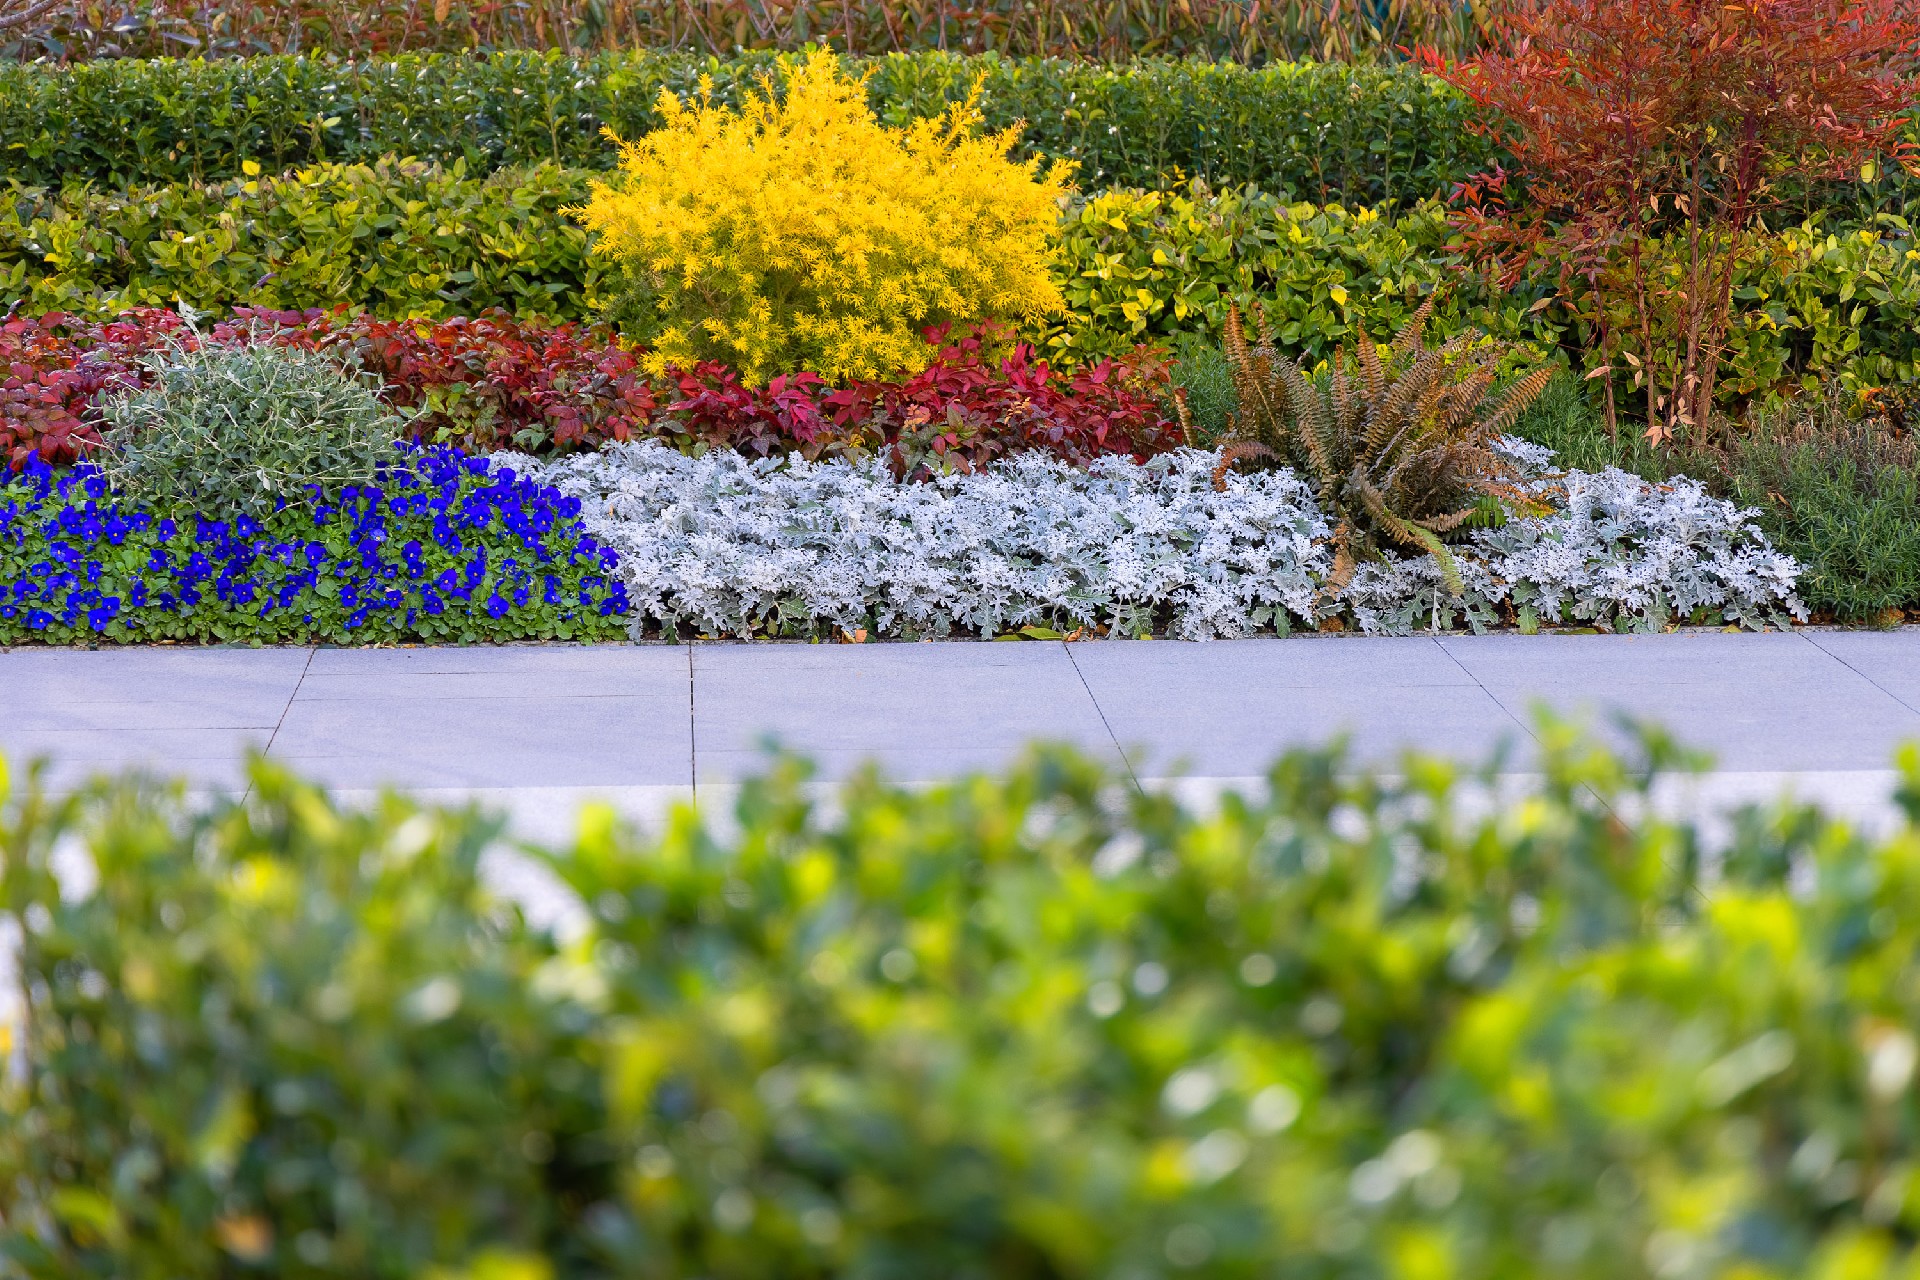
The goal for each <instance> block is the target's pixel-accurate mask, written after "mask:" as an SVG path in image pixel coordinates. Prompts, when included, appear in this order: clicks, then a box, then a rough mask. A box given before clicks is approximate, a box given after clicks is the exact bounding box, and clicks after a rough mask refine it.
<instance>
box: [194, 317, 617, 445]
mask: <svg viewBox="0 0 1920 1280" xmlns="http://www.w3.org/2000/svg"><path fill="white" fill-rule="evenodd" d="M250 324H251V325H253V326H260V325H266V326H269V327H271V328H272V330H273V332H274V340H275V341H277V342H283V343H291V344H297V345H300V346H310V347H316V348H325V349H331V350H337V351H344V352H351V353H352V354H353V356H354V358H355V360H356V361H357V363H358V365H359V367H360V368H362V369H364V370H365V371H366V372H368V373H371V374H374V375H376V376H377V377H379V378H380V379H381V381H383V382H385V383H386V385H387V391H386V398H387V399H388V400H389V401H390V402H392V403H393V404H395V405H396V406H398V407H401V408H405V409H412V410H415V411H417V412H418V414H419V416H418V417H416V418H415V419H414V428H413V430H414V435H415V436H416V437H417V438H419V439H421V440H423V441H428V442H431V443H435V444H453V445H457V446H459V447H460V448H462V449H466V450H468V451H470V452H473V453H487V452H491V451H493V450H496V449H519V450H521V451H523V452H527V453H564V452H569V451H571V450H574V449H594V448H598V447H599V446H600V445H603V444H605V443H607V442H608V441H610V440H631V439H633V438H634V437H635V436H637V435H644V434H646V431H647V424H648V422H649V420H650V419H651V418H652V416H653V411H654V398H653V392H652V390H651V388H650V387H649V385H648V383H647V380H646V377H645V375H644V374H643V373H642V372H641V371H640V366H639V362H638V361H637V360H635V359H634V356H633V353H632V352H630V351H628V350H626V349H625V348H622V347H620V346H617V345H615V344H613V343H611V342H609V341H607V339H606V338H605V337H604V336H602V335H600V334H596V333H594V332H593V331H591V330H588V329H583V328H581V327H580V326H579V325H573V324H562V325H545V324H538V323H532V322H522V321H519V320H515V319H513V318H512V317H510V316H506V315H501V314H494V315H485V316H480V317H478V318H475V319H468V318H466V317H456V318H454V319H451V320H434V321H426V320H374V319H371V318H369V317H367V316H353V317H341V316H336V315H330V314H327V313H324V312H320V311H305V312H286V311H280V312H266V311H249V310H247V309H244V308H243V309H241V310H239V311H236V312H235V320H234V321H233V322H231V323H228V324H221V325H218V326H216V327H215V329H214V333H215V335H216V336H217V337H220V338H222V339H226V340H232V339H233V338H234V337H235V336H237V335H240V334H244V333H245V332H246V330H247V327H248V326H249V325H250Z"/></svg>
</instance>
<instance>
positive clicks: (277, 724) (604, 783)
mask: <svg viewBox="0 0 1920 1280" xmlns="http://www.w3.org/2000/svg"><path fill="white" fill-rule="evenodd" d="M1539 704H1545V705H1548V706H1551V707H1553V708H1555V709H1557V710H1559V711H1561V712H1563V713H1567V714H1572V715H1576V716H1585V717H1587V718H1588V723H1590V724H1591V725H1592V726H1593V727H1592V731H1593V732H1594V733H1596V734H1600V735H1603V736H1607V737H1609V738H1618V737H1619V736H1620V734H1619V731H1618V730H1617V729H1615V728H1614V727H1612V726H1611V725H1610V724H1609V722H1608V717H1609V716H1611V715H1614V714H1616V713H1622V712H1624V713H1627V714H1631V715H1638V716H1643V717H1648V718H1652V719H1656V720H1659V721H1660V722H1662V723H1663V724H1665V725H1666V726H1667V727H1668V728H1669V729H1670V730H1671V731H1672V732H1673V733H1674V734H1675V735H1676V736H1677V737H1678V738H1679V739H1680V740H1681V741H1683V742H1686V743H1689V744H1691V745H1698V746H1702V747H1705V748H1707V749H1708V750H1709V751H1711V752H1712V753H1714V754H1715V755H1716V756H1717V757H1718V759H1719V761H1720V763H1721V765H1722V766H1723V771H1722V772H1720V773H1716V774H1715V775H1713V777H1712V778H1711V779H1709V780H1707V781H1706V782H1704V783H1702V782H1685V783H1681V782H1676V783H1675V784H1674V785H1675V787H1677V788H1679V790H1676V791H1675V792H1674V795H1675V796H1676V797H1678V798H1676V799H1675V800H1673V803H1675V804H1681V803H1686V804H1692V805H1694V806H1695V809H1694V810H1690V812H1693V811H1701V812H1704V811H1705V810H1708V809H1715V808H1723V807H1725V806H1726V805H1728V804H1732V803H1735V802H1744V801H1747V800H1755V799H1762V798H1768V797H1771V796H1773V795H1775V794H1776V793H1778V792H1780V791H1782V790H1790V791H1792V792H1794V793H1797V794H1799V795H1800V796H1802V797H1804V798H1807V799H1810V800H1815V801H1819V802H1821V803H1823V804H1826V805H1828V806H1829V807H1830V808H1833V809H1835V810H1837V811H1839V812H1842V813H1846V814H1848V815H1849V816H1853V817H1856V818H1859V819H1860V820H1862V821H1867V820H1872V821H1874V822H1879V823H1882V824H1883V825H1884V824H1885V823H1888V822H1890V821H1891V815H1892V814H1893V807H1892V805H1891V801H1890V796H1891V793H1892V789H1893V787H1894V785H1895V783H1896V778H1895V776H1894V774H1893V773H1892V772H1891V771H1890V765H1891V762H1892V759H1893V755H1894V752H1895V750H1896V749H1897V748H1898V746H1899V745H1900V744H1901V743H1902V742H1904V741H1909V740H1913V741H1920V628H1911V629H1907V630H1904V631H1899V632H1891V633H1858V632H1847V633H1841V632H1825V631H1811V630H1810V631H1805V632H1798V633H1790V634H1771V635H1724V634H1720V633H1705V634H1687V633H1682V634H1675V635H1663V636H1517V635H1496V636H1477V637H1476V636H1445V637H1431V636H1427V637H1413V638H1401V639H1369V638H1362V637H1350V636H1349V637H1292V638H1288V639H1284V640H1282V639H1262V640H1245V641H1224V642H1215V643H1211V644H1182V643H1176V642H1171V641H1152V642H1145V643H1137V642H1121V641H1110V642H1094V643H1084V644H1081V643H1076V644H1073V645H1067V644H1063V643H1057V642H1024V643H978V642H974V643H969V642H949V643H939V644H877V645H795V644H700V645H693V646H687V645H641V646H633V645H598V646H587V645H510V646H498V647H481V646H473V647H464V648H441V649H435V648H418V649H380V650H351V649H318V650H307V649H277V650H271V649H270V650H248V649H186V648H171V647H164V648H151V649H121V650H101V651H97V652H88V651H77V650H50V649H37V650H36V649H14V650H7V651H0V750H4V751H6V752H8V753H9V755H10V756H12V757H13V758H14V759H15V761H16V762H19V761H22V760H24V759H25V758H27V757H31V756H35V755H45V756H49V757H51V758H52V760H53V765H52V773H51V774H50V775H49V776H50V778H51V779H52V781H53V783H54V785H56V786H58V787H67V786H71V785H74V784H77V783H78V782H79V781H81V780H82V779H84V778H85V777H86V776H87V775H88V774H90V773H92V772H94V771H96V770H101V769H121V768H133V767H137V768H145V769H148V770H150V771H155V772H159V773H162V774H168V775H176V776H184V777H185V778H186V779H187V780H188V783H189V785H190V786H192V787H194V788H196V789H198V790H204V791H217V792H236V791H238V790H240V789H242V788H244V786H245V778H244V773H243V757H244V753H245V751H246V750H248V749H249V748H253V749H265V750H267V751H268V753H269V754H270V755H271V756H273V757H274V758H276V759H279V760H281V761H283V762H285V763H286V764H288V765H290V766H292V767H294V768H296V769H298V770H299V771H301V772H302V773H305V774H307V775H308V776H311V777H313V778H315V779H316V780H318V781H321V782H324V783H327V784H329V785H331V786H333V787H335V788H337V789H341V790H343V791H345V792H347V793H349V794H350V795H357V796H360V797H363V798H369V797H371V796H372V794H373V793H374V789H376V788H379V787H381V786H385V785H398V786H403V787H407V788H409V789H413V790H416V791H420V792H422V793H423V794H424V798H426V799H428V800H430V801H435V802H450V803H464V802H468V801H472V802H477V803H480V804H482V805H485V806H487V807H492V808H498V809H500V810H501V811H503V812H505V813H507V814H508V815H509V817H510V818H511V820H512V822H513V824H514V829H515V830H516V831H518V832H522V833H526V834H530V835H532V836H534V837H537V838H539V839H541V840H543V841H547V842H554V841H564V840H565V839H567V838H569V835H570V832H571V830H572V824H573V822H574V821H575V819H576V816H577V812H578V808H579V806H580V804H581V803H583V802H584V801H586V800H589V799H593V800H600V801H604V802H606V803H609V804H612V805H613V806H614V808H615V809H616V811H618V812H620V813H621V814H623V815H624V816H626V817H628V818H630V819H633V820H636V821H638V822H639V823H640V824H641V825H642V826H646V827H654V826H657V824H658V822H659V820H660V819H661V818H662V817H663V816H664V815H665V813H666V811H667V810H668V809H669V808H670V807H671V805H672V804H673V803H675V802H676V801H678V800H683V799H686V798H688V797H690V796H693V795H694V794H696V792H697V793H698V794H699V795H700V797H701V799H702V802H703V806H710V807H718V806H724V805H725V804H726V803H727V802H729V801H730V800H731V798H732V795H733V794H734V793H735V792H736V791H737V784H738V782H739V781H740V780H741V779H742V778H745V777H747V776H750V775H752V774H753V773H755V772H757V771H759V770H761V769H762V768H764V766H765V762H766V755H765V753H764V747H763V743H764V742H765V741H766V740H768V739H769V738H771V739H775V740H778V741H780V742H782V743H784V744H785V745H787V746H789V747H791V748H793V749H795V750H799V751H802V752H804V753H806V754H808V755H811V756H812V757H814V758H815V759H816V761H818V762H819V764H820V767H821V777H822V779H823V782H822V786H823V787H826V786H829V785H830V784H831V782H832V781H833V780H835V779H838V778H841V777H844V776H845V775H846V774H848V773H850V772H852V771H853V770H854V769H856V768H859V767H861V765H862V764H864V763H866V762H868V761H877V762H878V763H879V765H880V766H881V767H882V768H884V769H885V770H886V771H887V772H888V773H889V774H891V775H892V776H893V777H894V778H896V779H898V780H901V781H904V782H908V783H918V782H924V781H930V780H932V779H935V778H939V777H943V776H947V775H950V774H952V773H955V772H960V771H965V770H997V769H1000V768H1003V767H1005V765H1006V764H1008V763H1009V762H1010V761H1011V760H1013V759H1014V758H1015V757H1016V756H1017V755H1018V753H1019V752H1021V751H1022V750H1024V749H1025V747H1026V746H1027V744H1028V743H1029V742H1030V741H1033V740H1036V739H1046V740H1053V741H1064V742H1070V743H1073V744H1076V745H1078V746H1080V747H1082V748H1083V749H1086V750H1088V751H1091V752H1094V753H1095V754H1097V755H1099V756H1102V757H1104V758H1105V759H1107V760H1109V761H1110V762H1111V763H1112V764H1114V766H1115V767H1128V768H1130V769H1131V770H1132V772H1133V775H1134V777H1135V779H1136V780H1137V781H1139V782H1141V783H1142V784H1143V785H1148V786H1159V785H1173V786H1178V787H1181V788H1184V789H1185V790H1184V791H1183V794H1188V793H1191V794H1193V795H1195V796H1203V795H1218V794H1219V793H1220V792H1221V791H1223V790H1228V789H1242V790H1245V789H1254V788H1258V787H1259V786H1260V785H1261V782H1260V779H1261V777H1262V775H1263V774H1264V772H1265V770H1266V768H1267V766H1268V765H1269V764H1270V763H1271V762H1272V760H1273V758H1274V756H1275V755H1277V754H1278V753H1279V752H1281V751H1283V750H1285V749H1286V748H1288V747H1293V746H1299V745H1311V744H1318V743H1321V742H1324V741H1326V740H1327V739H1328V738H1329V737H1331V736H1332V735H1334V734H1337V733H1345V734H1348V735H1350V738H1351V742H1352V747H1353V751H1354V753H1355V755H1356V756H1357V757H1359V758H1360V759H1362V760H1365V761H1367V762H1369V763H1376V764H1382V765H1385V766H1387V767H1391V763H1392V760H1393V758H1394V757H1395V756H1396V755H1397V754H1398V753H1399V751H1400V750H1402V749H1403V748H1407V747H1414V748H1419V749H1422V750H1426V751H1432V752H1439V753H1444V754H1447V755H1451V756H1454V757H1457V758H1464V759H1466V760H1469V761H1473V762H1478V761H1480V760H1482V759H1484V758H1486V757H1487V755H1488V753H1489V752H1491V751H1493V750H1494V749H1495V748H1496V747H1497V746H1499V745H1500V744H1502V743H1506V744H1509V745H1510V747H1511V753H1510V755H1509V756H1508V757H1507V759H1506V764H1505V767H1506V769H1507V770H1508V771H1509V773H1510V775H1511V776H1512V778H1513V779H1514V780H1515V781H1516V783H1518V782H1520V781H1523V779H1524V777H1525V775H1526V774H1527V772H1528V770H1530V769H1533V768H1536V767H1537V764H1536V763H1535V761H1534V760H1533V758H1532V754H1533V740H1532V736H1531V728H1532V720H1531V715H1532V708H1533V707H1534V706H1536V705H1539ZM1123 748H1124V751H1123ZM1169 779H1175V780H1177V781H1172V782H1169V781H1167V780H1169ZM1688 788H1691V789H1690V790H1688ZM1689 797H1690V798H1689ZM1662 803H1663V804H1664V803H1667V801H1665V800H1663V801H1662ZM709 812H710V814H711V815H712V817H711V820H713V821H718V822H721V823H723V824H724V822H725V816H724V809H723V808H721V809H720V810H719V811H718V812H715V811H714V809H713V808H710V809H709Z"/></svg>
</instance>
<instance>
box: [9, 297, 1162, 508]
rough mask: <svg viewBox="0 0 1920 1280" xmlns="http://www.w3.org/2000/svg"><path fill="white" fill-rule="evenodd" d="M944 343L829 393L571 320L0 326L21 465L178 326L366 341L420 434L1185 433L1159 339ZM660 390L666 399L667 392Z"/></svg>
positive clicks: (93, 438)
mask: <svg viewBox="0 0 1920 1280" xmlns="http://www.w3.org/2000/svg"><path fill="white" fill-rule="evenodd" d="M927 340H928V341H929V342H931V343H933V344H935V345H936V346H938V347H939V348H940V351H939V354H938V355H937V356H936V357H935V359H934V361H933V363H932V364H930V365H929V366H928V367H927V368H926V369H925V370H923V371H922V372H920V373H918V374H915V375H914V376H913V377H911V378H909V379H907V380H906V381H904V382H858V383H855V384H853V385H852V386H849V387H846V388H843V389H840V390H833V389H830V388H828V387H827V386H826V385H825V384H824V383H823V382H821V380H820V379H819V378H817V377H815V376H813V375H812V374H797V375H792V376H787V377H778V378H774V379H773V380H772V381H771V382H769V383H768V384H767V385H766V386H765V387H761V388H757V389H756V388H750V387H747V386H745V385H743V384H742V383H741V382H740V380H739V378H738V377H737V376H736V375H735V374H734V372H733V371H732V370H731V369H728V368H726V367H725V366H723V365H717V364H702V365H700V366H698V367H697V368H694V369H692V370H686V371H674V372H673V373H671V374H670V375H669V376H668V377H667V378H666V379H664V380H663V382H662V383H661V384H660V385H659V386H658V387H655V386H650V385H649V384H648V382H647V379H646V377H645V375H644V373H643V372H642V371H641V369H640V366H639V362H638V361H637V359H636V358H635V355H634V353H633V352H631V351H628V350H626V349H625V348H622V347H620V346H619V345H618V344H616V343H614V342H612V341H611V340H609V339H608V338H606V337H605V336H604V335H602V334H599V333H597V332H595V331H593V330H588V329H582V328H580V327H579V326H576V325H544V324H538V323H534V322H522V321H517V320H513V319H511V318H509V317H505V316H497V315H495V316H482V317H479V318H477V319H453V320H438V321H425V320H372V319H369V318H367V317H365V316H342V315H336V314H333V313H327V312H319V311H306V312H287V311H277V312H276V311H252V310H245V309H242V310H240V311H237V312H236V313H235V315H234V317H233V319H231V320H227V321H222V322H221V323H219V324H216V325H214V326H212V327H211V328H209V329H207V330H204V331H199V330H195V329H194V328H192V327H191V326H189V325H188V324H187V323H186V322H185V321H184V320H182V319H181V318H180V317H179V316H178V315H176V314H175V313H173V312H171V311H166V310H160V309H157V308H147V309H141V310H136V311H129V312H126V313H125V314H123V315H121V316H119V317H117V318H115V319H114V320H112V321H109V322H97V321H89V320H81V319H75V318H73V317H69V316H60V315H48V316H42V317H39V318H37V319H31V320H29V319H11V320H8V321H6V322H5V323H4V324H0V371H4V372H5V375H6V376H5V379H4V381H0V457H4V458H5V459H6V464H7V465H8V466H9V467H10V468H12V469H13V470H19V469H20V468H21V467H23V466H25V464H26V462H27V460H28V458H29V457H31V456H33V455H36V454H37V455H38V456H40V457H41V458H43V459H45V460H46V461H48V462H52V463H64V462H72V461H74V460H75V459H76V458H77V457H79V456H80V455H81V454H82V453H83V452H85V450H86V449H88V448H90V447H92V446H94V445H97V444H98V443H99V439H100V437H99V434H98V432H97V431H96V429H95V427H94V425H93V422H92V420H91V416H90V413H89V410H90V409H91V407H92V404H93V401H94V399H95V397H97V396H98V395H100V394H101V393H102V392H103V391H107V390H109V389H111V388H114V387H120V386H129V385H134V384H137V383H138V382H139V380H140V377H141V367H140V357H141V356H143V355H145V354H147V353H148V352H151V351H152V350H153V349H154V348H156V347H158V346H160V345H162V344H164V343H167V342H177V343H180V344H182V345H185V346H193V345H196V344H198V343H200V342H205V341H213V342H252V341H270V342H275V343H281V344H285V345H288V346H298V347H303V348H308V349H321V350H332V351H337V352H340V353H342V354H343V355H351V357H352V358H353V359H352V362H353V363H357V365H358V366H359V367H360V368H361V369H362V370H364V371H365V372H367V373H369V374H372V375H375V376H377V377H378V378H379V379H381V381H382V382H383V383H384V384H385V390H384V391H383V393H382V394H383V395H384V396H385V398H386V399H387V400H388V401H389V402H391V403H392V404H394V405H395V406H397V407H400V408H405V409H411V410H414V411H415V417H414V419H413V431H414V434H415V435H416V436H417V437H418V438H420V439H422V440H426V441H431V442H435V443H450V444H454V445H457V446H459V447H460V448H462V449H466V450H469V451H472V452H476V453H484V452H489V451H492V450H496V449H504V448H514V449H520V450H523V451H525V452H529V453H537V454H546V453H564V452H571V451H573V450H578V449H593V448H598V447H599V446H601V445H603V444H606V443H608V442H609V441H616V440H633V439H645V438H658V439H662V440H665V441H667V442H668V443H671V444H674V445H676V446H677V447H680V448H684V449H715V448H726V449H738V450H740V451H741V452H744V453H753V454H757V455H760V456H762V457H765V456H769V455H774V454H785V453H798V454H801V455H802V456H805V457H809V458H821V457H846V456H872V455H876V454H878V455H881V456H884V457H886V458H887V460H888V462H889V463H890V465H891V466H892V467H893V469H894V471H895V473H896V474H898V475H900V476H902V477H923V476H926V475H929V474H933V473H937V472H942V471H950V470H968V469H971V468H973V467H975V466H978V465H980V464H982V463H985V462H988V461H991V460H992V459H994V458H997V457H1000V456H1002V455H1004V454H1007V453H1011V452H1014V451H1017V450H1022V449H1044V450H1046V451H1047V452H1048V453H1051V454H1053V455H1054V456H1056V457H1058V458H1061V459H1062V460H1064V461H1067V462H1072V463H1077V464H1084V463H1086V462H1089V461H1091V460H1092V459H1094V458H1096V457H1099V456H1101V455H1103V454H1129V455H1132V456H1135V457H1146V456H1148V455H1150V454H1153V453H1158V452H1161V451H1163V450H1166V449H1169V448H1172V447H1173V446H1174V445H1176V444H1178V443H1179V437H1178V428H1177V427H1176V426H1175V425H1174V423H1172V422H1171V421H1169V420H1168V418H1167V417H1166V415H1165V414H1164V413H1163V412H1162V410H1161V407H1160V405H1161V397H1163V396H1164V394H1165V392H1166V389H1167V374H1166V368H1165V364H1164V362H1162V361H1160V360H1159V359H1158V357H1157V356H1155V355H1154V354H1153V353H1151V352H1144V351H1143V352H1142V353H1140V354H1138V355H1136V356H1134V357H1131V358H1129V359H1127V360H1123V361H1102V362H1101V363H1099V364H1097V365H1090V366H1087V367H1085V368H1083V369H1081V370H1079V371H1077V372H1076V373H1074V374H1073V375H1072V376H1071V377H1064V376H1062V375H1060V374H1057V373H1055V372H1054V371H1053V370H1052V369H1050V368H1049V367H1048V366H1047V364H1046V362H1044V361H1036V360H1034V359H1033V357H1032V353H1031V351H1030V349H1029V348H1027V347H1026V346H1024V345H1016V346H1013V347H1012V348H1011V351H1010V353H1009V354H1007V355H1006V356H1004V357H1002V358H999V359H992V358H989V356H988V355H987V348H988V345H989V344H991V343H996V342H1000V341H1002V340H1003V339H1002V338H1000V337H999V336H996V335H992V334H988V335H981V334H969V335H967V336H965V337H962V338H960V339H958V340H957V341H953V342H950V343H949V342H948V341H947V334H946V332H945V331H944V330H929V331H928V333H927ZM661 401H665V403H664V404H662V403H661Z"/></svg>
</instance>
